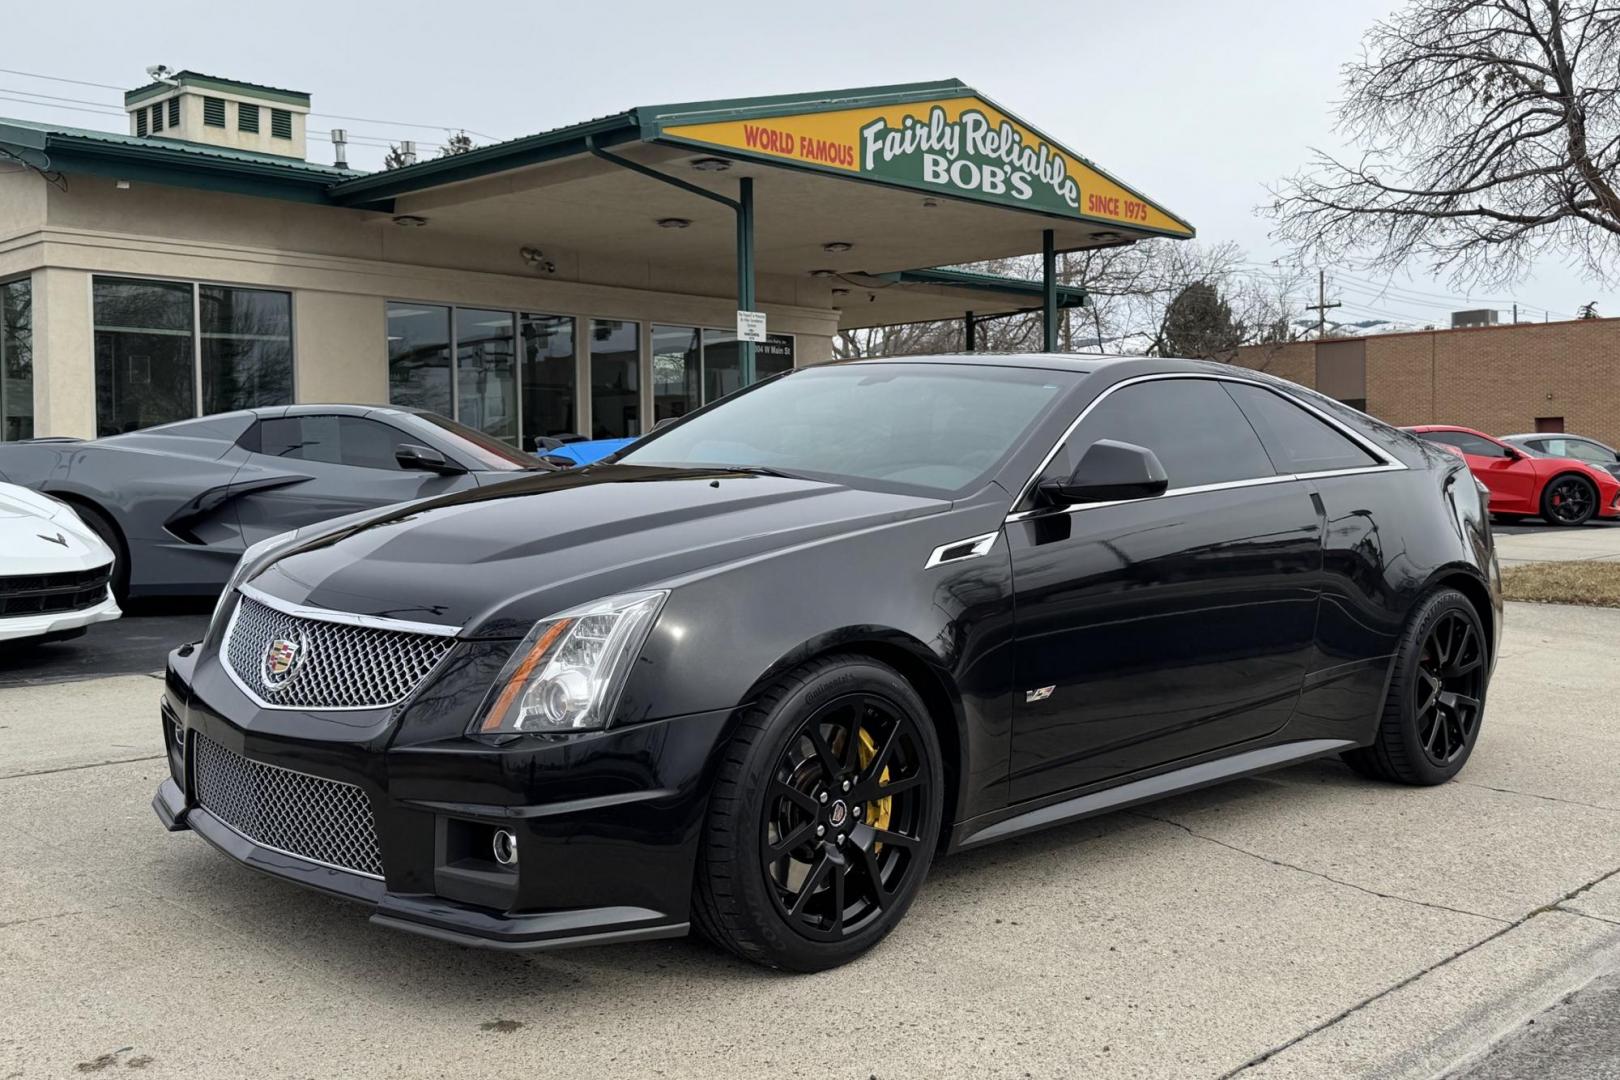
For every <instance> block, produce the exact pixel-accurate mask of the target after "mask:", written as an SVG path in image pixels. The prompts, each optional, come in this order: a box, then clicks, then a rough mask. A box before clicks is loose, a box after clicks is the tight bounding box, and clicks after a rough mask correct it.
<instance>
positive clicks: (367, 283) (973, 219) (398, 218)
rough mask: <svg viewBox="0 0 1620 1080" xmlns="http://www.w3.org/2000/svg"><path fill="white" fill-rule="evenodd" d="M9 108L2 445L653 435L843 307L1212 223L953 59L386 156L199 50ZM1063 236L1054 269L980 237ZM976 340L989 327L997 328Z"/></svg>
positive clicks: (965, 315) (290, 96) (993, 283)
mask: <svg viewBox="0 0 1620 1080" xmlns="http://www.w3.org/2000/svg"><path fill="white" fill-rule="evenodd" d="M125 107H126V111H127V113H128V130H127V131H125V132H119V133H113V132H105V131H90V130H84V129H79V128H69V127H64V126H60V125H55V124H47V123H35V122H29V121H21V120H4V119H0V312H3V319H0V368H3V371H4V376H5V377H4V381H3V384H0V439H18V438H27V437H30V436H35V437H38V436H77V437H90V436H95V435H107V434H115V433H119V432H124V431H130V430H135V429H139V428H143V427H147V426H150V425H153V424H159V423H164V422H167V421H172V420H177V419H183V418H187V417H191V416H195V415H198V414H202V413H210V412H217V411H221V410H225V409H232V408H238V407H243V406H253V405H274V404H282V403H289V402H360V403H396V404H403V405H410V406H417V407H423V408H429V409H433V410H436V411H438V412H441V413H445V414H448V415H453V416H455V417H457V418H459V419H460V420H462V421H463V422H465V423H467V424H470V425H472V426H474V427H477V428H479V429H481V430H483V431H486V432H489V433H491V434H493V435H495V436H497V437H499V438H503V439H506V440H508V441H510V442H512V443H514V444H520V445H523V446H526V447H532V446H533V445H534V444H533V439H534V438H535V437H537V436H550V435H557V434H562V433H573V432H578V433H584V434H588V435H589V436H591V437H613V436H624V435H635V434H638V433H640V432H643V431H645V430H647V429H648V428H650V427H651V425H652V424H654V423H656V422H657V421H658V420H661V419H664V418H666V417H673V416H680V415H682V414H684V413H685V412H687V411H689V410H691V409H694V408H697V407H698V406H700V405H702V404H704V403H705V402H707V401H710V400H713V399H714V398H716V397H718V396H720V395H722V394H725V393H727V392H729V391H731V390H733V389H736V388H737V387H739V386H743V385H746V384H748V383H749V382H751V381H753V380H754V379H757V378H762V377H765V376H767V375H769V374H772V373H774V372H777V371H781V370H784V369H786V368H788V367H791V366H795V365H805V364H813V363H817V362H822V361H826V360H829V359H831V358H832V355H833V338H834V335H835V334H837V333H838V332H839V331H840V330H849V329H854V328H862V327H872V326H881V325H890V324H896V323H908V322H919V321H925V320H937V319H966V320H967V324H968V326H970V327H972V326H976V325H978V324H979V323H980V321H982V320H983V319H985V318H993V317H996V316H998V315H1002V314H1006V313H1010V312H1018V311H1041V312H1043V313H1044V314H1045V325H1046V328H1047V341H1048V344H1049V346H1050V345H1051V344H1053V343H1054V342H1055V332H1056V326H1057V322H1058V313H1059V312H1060V310H1061V309H1062V308H1064V307H1068V306H1074V305H1078V304H1081V303H1083V302H1084V297H1083V295H1081V293H1080V292H1079V290H1075V289H1069V288H1064V287H1061V286H1059V285H1058V283H1057V281H1056V277H1055V274H1054V273H1053V268H1054V266H1055V260H1056V257H1057V255H1058V253H1060V252H1063V251H1071V250H1078V249H1084V248H1088V247H1098V246H1109V245H1119V244H1128V243H1132V242H1135V241H1136V240H1139V239H1142V238H1144V237H1149V236H1170V237H1188V236H1191V235H1192V234H1193V230H1192V228H1191V226H1189V225H1188V224H1187V223H1186V222H1184V221H1182V220H1181V219H1180V218H1178V217H1176V216H1175V215H1173V214H1171V213H1170V212H1169V211H1168V210H1166V209H1164V208H1163V207H1161V206H1160V205H1158V204H1157V203H1155V202H1153V201H1151V200H1149V199H1147V198H1146V197H1144V196H1142V195H1141V194H1139V193H1138V192H1136V191H1135V190H1133V189H1132V188H1130V187H1127V186H1125V185H1124V184H1123V183H1122V182H1121V181H1119V180H1117V179H1115V178H1114V177H1112V176H1109V175H1108V174H1106V173H1104V172H1102V171H1101V170H1100V169H1098V168H1097V167H1096V166H1094V165H1092V164H1090V163H1089V162H1088V161H1086V160H1085V159H1084V158H1082V157H1080V156H1079V155H1077V154H1076V153H1075V152H1074V151H1072V150H1070V149H1068V148H1066V147H1064V146H1063V145H1061V144H1060V143H1058V142H1056V141H1055V140H1053V139H1051V138H1050V137H1048V136H1047V135H1045V134H1043V133H1042V132H1041V131H1040V130H1039V129H1037V128H1035V127H1033V126H1032V125H1030V124H1029V123H1027V122H1025V121H1024V120H1021V119H1019V118H1018V117H1016V116H1014V115H1013V114H1012V113H1010V112H1008V111H1006V110H1005V109H1003V108H1002V107H1001V106H999V105H996V104H995V103H993V102H991V101H989V100H987V99H986V98H984V97H982V96H981V95H979V94H978V93H977V92H975V91H974V90H972V89H970V88H969V87H967V86H965V85H963V84H962V83H960V82H957V81H955V80H947V81H942V82H935V83H924V84H913V85H905V86H884V87H873V88H867V89H857V90H845V91H836V92H829V93H818V94H795V95H785V96H777V97H765V98H750V99H739V100H730V101H709V102H697V103H688V104H677V105H663V106H651V107H638V108H632V109H629V110H626V111H624V112H621V113H616V114H614V115H611V116H606V117H602V118H600V119H596V120H589V121H585V122H582V123H577V124H573V125H571V126H567V127H562V128H557V129H554V130H550V131H546V132H543V133H541V134H538V135H532V136H528V137H524V138H518V139H513V140H510V141H507V142H502V143H498V144H494V145H490V146H483V147H478V148H476V149H473V150H471V151H469V152H465V153H461V154H456V155H452V156H444V157H439V158H435V159H432V160H425V161H421V162H417V163H410V164H406V165H404V166H403V167H400V168H396V169H391V170H385V171H381V172H376V173H369V174H366V173H360V172H356V171H353V170H350V169H348V168H346V167H343V166H342V163H341V161H340V160H339V161H338V162H337V163H336V164H333V165H326V164H317V163H315V162H313V161H311V160H309V159H310V158H311V157H312V156H314V155H312V154H311V153H310V152H309V151H310V149H311V148H312V147H317V146H318V147H321V148H322V149H323V155H322V156H325V155H326V154H331V153H332V152H333V151H334V150H336V151H337V152H339V153H340V152H341V150H342V147H341V145H340V143H339V140H338V139H337V138H336V136H337V133H333V135H334V141H333V143H331V144H328V143H326V142H325V135H326V133H325V132H322V133H319V135H318V136H317V135H316V134H315V133H312V132H311V131H310V130H309V128H308V121H309V109H310V98H309V95H308V94H305V93H300V92H295V91H290V90H282V89H277V88H273V87H268V86H261V85H257V84H252V83H244V82H237V81H234V80H230V79H222V78H216V77H213V76H207V75H202V74H198V73H195V72H180V73H178V74H177V75H175V76H174V77H172V78H165V79H163V80H160V81H158V82H154V83H151V84H150V85H147V86H142V87H140V88H138V89H135V90H132V91H130V92H129V93H128V94H127V95H126V100H125ZM1035 253H1041V254H1042V255H1043V262H1042V265H1043V267H1044V268H1045V272H1044V273H1043V275H1042V276H1041V277H1040V278H1039V279H1038V280H1014V279H1009V278H1003V277H995V276H989V275H985V274H980V273H973V272H966V271H962V270H959V269H951V268H952V267H959V266H961V265H963V264H970V263H976V262H980V261H983V260H990V259H996V258H1002V257H1008V256H1018V255H1030V254H1035ZM969 339H970V340H971V333H970V334H969Z"/></svg>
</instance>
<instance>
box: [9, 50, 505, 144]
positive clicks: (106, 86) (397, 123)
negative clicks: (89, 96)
mask: <svg viewBox="0 0 1620 1080" xmlns="http://www.w3.org/2000/svg"><path fill="white" fill-rule="evenodd" d="M0 73H4V74H6V75H22V76H24V77H26V78H30V79H45V80H47V81H49V82H60V83H71V84H72V85H74V86H93V87H96V88H97V89H101V90H117V91H118V92H119V93H123V92H124V91H125V90H127V89H128V87H124V86H115V85H113V84H112V83H99V82H89V81H87V80H85V79H68V78H64V77H62V76H60V75H43V74H41V73H39V72H37V71H18V70H17V69H15V68H0ZM16 92H17V93H28V91H16ZM33 96H35V97H46V96H48V95H45V94H36V95H33ZM60 100H63V101H73V100H77V99H74V98H62V99H60ZM83 104H87V105H105V104H106V103H105V102H83ZM119 111H122V110H119ZM309 115H311V116H322V117H326V118H328V119H331V120H350V121H357V122H359V123H362V124H386V125H388V126H389V127H404V128H417V129H420V130H424V131H426V130H433V131H465V132H466V133H467V134H469V135H476V136H478V137H479V138H480V139H488V140H490V141H491V142H501V141H503V140H501V139H498V138H497V137H496V136H494V135H486V134H484V133H483V132H481V131H474V130H473V129H472V128H468V127H462V126H461V125H459V124H417V123H412V122H410V121H406V120H378V119H376V118H374V117H368V116H345V115H344V114H342V113H328V112H311V113H310V114H309Z"/></svg>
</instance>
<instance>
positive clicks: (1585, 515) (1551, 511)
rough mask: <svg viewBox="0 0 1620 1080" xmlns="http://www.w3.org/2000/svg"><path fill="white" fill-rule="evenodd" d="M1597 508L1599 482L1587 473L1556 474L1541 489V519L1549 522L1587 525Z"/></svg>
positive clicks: (1552, 523) (1553, 523) (1551, 523)
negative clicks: (1588, 476)
mask: <svg viewBox="0 0 1620 1080" xmlns="http://www.w3.org/2000/svg"><path fill="white" fill-rule="evenodd" d="M1597 508H1598V493H1597V485H1596V484H1594V483H1592V481H1590V480H1588V479H1587V478H1586V477H1584V476H1577V475H1576V474H1574V473H1565V474H1563V475H1562V476H1555V477H1553V478H1552V479H1551V480H1549V481H1547V486H1546V487H1544V488H1542V489H1541V520H1543V521H1545V522H1546V523H1547V524H1549V525H1585V524H1586V523H1587V522H1588V521H1591V520H1592V518H1593V516H1594V515H1595V514H1596V513H1597Z"/></svg>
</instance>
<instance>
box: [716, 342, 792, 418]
mask: <svg viewBox="0 0 1620 1080" xmlns="http://www.w3.org/2000/svg"><path fill="white" fill-rule="evenodd" d="M792 366H793V339H792V338H791V337H788V336H787V335H786V334H772V335H770V336H769V337H768V338H767V339H766V340H764V341H761V342H757V343H756V344H755V345H754V378H755V379H756V380H757V379H764V378H768V377H770V376H772V375H775V374H777V373H778V372H782V371H787V370H788V369H789V368H791V367H792ZM740 389H742V349H741V343H740V342H738V340H737V335H736V334H734V333H732V332H731V331H729V330H705V331H703V401H704V404H708V403H709V402H711V401H715V400H718V399H719V398H723V397H725V396H726V395H727V394H729V393H731V392H732V391H733V390H740Z"/></svg>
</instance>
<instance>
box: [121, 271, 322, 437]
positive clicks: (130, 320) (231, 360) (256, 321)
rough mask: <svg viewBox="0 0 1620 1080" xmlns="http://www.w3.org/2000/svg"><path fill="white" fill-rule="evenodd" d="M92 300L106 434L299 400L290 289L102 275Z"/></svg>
mask: <svg viewBox="0 0 1620 1080" xmlns="http://www.w3.org/2000/svg"><path fill="white" fill-rule="evenodd" d="M92 303H93V306H94V326H95V357H96V434H97V435H117V434H121V433H123V432H126V431H137V430H139V429H141V428H146V427H151V426H152V425H154V424H167V423H170V422H172V421H175V420H189V419H190V418H191V417H193V416H199V415H203V414H206V413H210V412H219V411H221V410H224V409H237V408H246V407H249V406H254V405H286V404H289V403H291V401H292V398H293V393H292V380H293V360H292V298H291V297H290V296H289V295H288V294H287V293H283V292H273V291H270V290H266V289H236V288H231V287H228V286H224V285H198V284H196V283H193V282H179V281H141V280H136V279H132V278H109V277H98V278H96V279H95V282H94V285H93V287H92ZM199 321H200V322H201V324H202V325H201V328H200V332H199V325H198V324H199Z"/></svg>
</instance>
